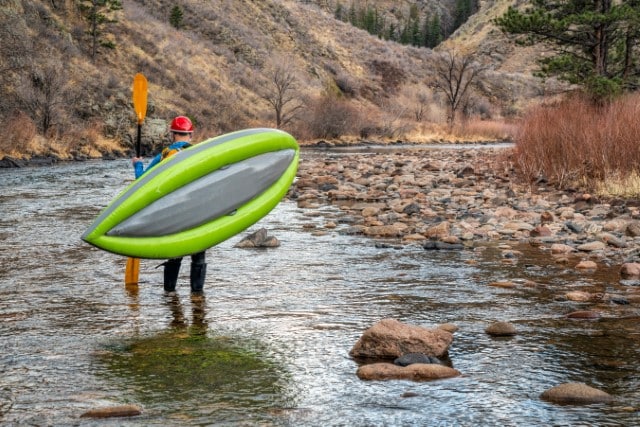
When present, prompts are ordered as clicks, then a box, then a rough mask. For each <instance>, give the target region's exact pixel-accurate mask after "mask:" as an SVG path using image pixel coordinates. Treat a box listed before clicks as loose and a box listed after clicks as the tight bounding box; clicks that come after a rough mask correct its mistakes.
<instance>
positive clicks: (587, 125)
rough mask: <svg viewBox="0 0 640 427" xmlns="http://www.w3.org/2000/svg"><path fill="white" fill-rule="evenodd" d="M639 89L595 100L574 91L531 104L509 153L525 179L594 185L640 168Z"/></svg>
mask: <svg viewBox="0 0 640 427" xmlns="http://www.w3.org/2000/svg"><path fill="white" fill-rule="evenodd" d="M638 117H640V94H631V95H627V96H625V97H622V98H620V99H618V100H616V101H614V102H612V103H610V104H608V105H605V106H597V105H593V104H592V103H590V102H589V101H587V100H585V99H582V98H579V97H573V98H570V99H567V100H565V101H562V102H560V103H558V104H555V105H552V106H540V107H536V108H534V109H533V110H532V111H531V112H530V113H529V114H528V115H527V116H526V117H525V119H524V120H523V122H522V124H521V126H520V128H519V131H518V133H517V135H516V138H515V141H516V149H515V151H514V159H515V162H516V164H517V166H518V168H519V170H520V171H521V172H522V173H523V174H524V176H525V177H527V178H528V179H530V180H534V179H537V178H539V177H544V178H546V179H548V180H549V181H550V182H552V183H554V184H556V185H558V186H559V187H569V186H576V185H580V184H583V185H587V186H595V185H596V183H598V182H604V181H606V180H608V179H610V178H612V177H615V178H616V179H617V180H620V179H625V178H626V177H628V176H631V175H632V174H633V173H634V172H638V170H639V169H640V146H639V145H638V141H640V121H639V120H638Z"/></svg>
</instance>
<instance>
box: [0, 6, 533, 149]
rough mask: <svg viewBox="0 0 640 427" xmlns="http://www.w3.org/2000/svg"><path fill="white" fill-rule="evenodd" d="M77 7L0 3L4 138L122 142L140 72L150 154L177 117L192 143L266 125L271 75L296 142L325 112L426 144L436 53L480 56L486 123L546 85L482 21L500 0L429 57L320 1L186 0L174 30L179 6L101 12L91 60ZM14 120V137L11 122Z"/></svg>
mask: <svg viewBox="0 0 640 427" xmlns="http://www.w3.org/2000/svg"><path fill="white" fill-rule="evenodd" d="M80 3H87V2H86V1H84V2H81V1H80V0H56V1H37V0H5V4H6V6H3V8H2V10H1V11H0V32H2V34H0V36H2V37H0V40H1V41H0V58H1V59H2V61H1V62H2V64H4V65H3V66H2V67H3V69H2V71H3V73H2V77H1V78H2V86H1V89H0V90H1V91H2V97H1V99H2V100H1V101H0V119H2V120H0V121H2V123H3V124H4V128H5V129H9V130H12V129H13V134H14V138H13V140H12V141H11V143H13V144H16V143H21V142H22V143H24V144H26V145H28V146H29V147H31V151H32V154H34V155H35V154H38V153H37V152H36V151H37V144H35V143H34V142H33V140H34V139H38V138H36V137H35V136H34V135H38V134H41V133H43V129H46V134H47V137H48V138H47V140H48V141H55V142H56V143H58V144H62V145H65V144H67V145H72V146H73V147H72V150H71V151H74V150H75V151H74V152H75V154H74V153H72V154H71V155H73V156H81V155H86V156H93V155H95V153H94V152H93V151H91V149H90V148H89V147H90V146H91V145H92V142H93V141H94V140H95V139H100V138H102V137H106V138H113V139H115V140H122V141H124V142H125V143H127V144H129V147H131V140H132V134H133V132H134V123H135V122H134V116H133V109H132V107H131V100H130V99H131V82H132V78H133V76H134V75H135V73H137V72H142V73H143V74H144V75H145V76H146V77H147V79H148V81H149V108H148V113H147V119H146V120H145V126H144V140H143V142H144V145H145V147H147V149H148V150H151V149H153V147H152V145H154V144H158V143H161V140H160V139H161V137H160V136H161V134H162V132H163V131H164V126H165V123H166V120H167V119H170V118H171V117H172V116H174V115H176V114H186V115H189V116H190V117H192V118H193V119H194V121H195V123H196V126H197V128H198V129H199V132H200V133H199V134H198V136H200V137H206V136H211V135H215V134H218V133H220V132H227V131H231V130H235V129H239V128H245V127H252V126H269V127H274V126H275V119H274V109H273V107H272V106H271V105H270V104H269V102H268V101H267V99H266V98H268V97H269V94H270V93H271V92H272V91H273V86H274V76H275V73H276V71H278V70H285V71H287V72H288V73H289V74H290V75H291V76H292V78H293V83H294V84H295V96H294V97H293V98H294V99H293V100H292V103H291V104H289V105H290V106H299V107H300V108H299V109H298V110H297V111H298V113H299V114H298V116H297V117H296V119H297V120H295V121H292V122H291V123H290V124H289V125H287V126H285V129H287V130H289V131H291V132H293V133H294V134H295V135H296V137H298V138H299V139H307V138H309V139H312V138H314V137H317V135H319V134H322V133H323V132H324V131H327V129H324V127H325V126H328V124H332V123H333V122H334V121H336V120H337V119H336V117H335V116H332V115H331V113H334V114H338V117H339V118H341V119H342V120H343V121H345V123H343V124H342V128H341V129H339V130H338V132H339V133H340V134H344V135H346V134H353V135H356V136H357V135H364V136H370V137H376V138H380V139H383V138H409V139H412V138H413V139H416V140H417V139H420V138H421V135H422V137H423V138H427V139H428V136H424V135H425V134H426V133H428V131H427V130H428V129H429V128H430V125H431V124H438V123H442V122H443V113H442V110H443V106H442V100H441V99H440V98H439V96H438V94H437V93H434V92H433V90H432V89H430V81H431V79H432V78H433V68H434V61H435V60H436V59H437V57H438V51H439V50H443V49H456V50H461V51H465V50H466V51H467V52H474V53H477V54H479V55H480V57H481V61H482V62H483V64H484V65H485V66H487V67H488V68H489V70H488V71H487V72H486V73H485V75H484V77H483V80H482V82H481V85H480V88H479V90H478V92H477V94H476V95H474V96H475V97H476V98H477V99H476V102H475V104H476V105H482V108H483V110H484V111H485V113H486V111H489V115H490V116H491V117H497V118H500V117H505V116H512V115H513V114H518V112H520V111H522V110H523V109H524V108H525V107H526V105H527V103H529V102H531V101H535V100H536V99H539V98H540V97H541V96H542V94H543V93H544V88H542V87H541V85H540V82H538V81H537V80H535V79H534V78H532V77H531V74H530V69H531V67H530V63H531V56H530V55H528V56H524V57H522V56H521V55H519V53H518V52H517V51H515V50H513V47H510V46H509V45H508V44H507V43H506V39H505V38H504V36H502V35H499V34H497V30H495V28H492V26H491V24H490V23H489V19H490V15H491V14H492V13H497V12H498V11H501V10H504V7H505V6H506V5H507V4H509V3H511V2H509V1H502V0H496V1H484V2H480V10H479V11H478V13H476V15H474V16H472V17H471V18H470V19H469V21H468V22H467V23H466V24H464V25H463V26H462V27H461V28H459V29H458V31H457V32H456V33H454V35H453V36H452V39H451V40H450V41H448V42H446V43H445V44H443V45H442V46H441V47H438V48H437V49H435V50H434V51H432V50H430V49H427V48H416V47H410V46H404V45H400V44H398V43H395V42H391V41H386V40H382V39H380V38H378V37H375V36H372V35H370V34H369V33H367V32H366V31H364V30H360V29H358V28H355V27H353V26H351V25H350V24H348V23H345V22H342V21H339V20H337V19H335V18H334V15H333V13H332V8H333V7H334V5H335V2H330V1H317V2H312V1H293V0H285V1H270V0H265V1H258V2H256V1H248V0H246V1H238V0H221V1H215V2H209V1H185V2H182V3H179V7H180V10H181V13H182V16H181V20H180V28H179V29H176V28H174V27H173V26H172V25H171V24H170V22H169V21H170V17H171V13H172V9H173V8H175V6H176V2H175V1H171V2H170V1H166V0H124V1H123V2H122V9H121V10H117V11H114V12H109V13H110V15H109V16H110V18H111V19H112V20H113V22H110V23H108V24H105V25H104V26H103V27H102V29H101V30H100V31H101V32H100V34H99V36H100V41H101V42H102V44H101V45H99V46H98V49H97V52H96V55H95V58H94V59H92V58H91V37H90V35H88V30H89V21H88V20H87V19H86V12H84V13H83V12H82V11H81V10H80V8H79V7H78V5H79V4H80ZM378 3H380V7H386V8H389V10H393V11H395V13H400V12H399V11H401V8H402V7H405V6H406V7H408V6H409V5H410V4H411V3H415V4H419V5H420V6H421V7H422V8H425V7H428V6H429V5H437V6H438V7H439V8H441V9H442V10H446V8H447V7H448V6H447V4H449V5H450V3H451V2H433V1H431V2H429V1H419V0H416V1H414V2H410V1H402V2H391V1H386V2H384V1H380V2H378ZM429 7H431V6H429ZM433 7H436V6H433ZM109 45H111V46H112V48H109V47H108V46H109ZM45 92H49V93H48V94H47V93H45ZM47 96H48V98H47ZM43 99H44V100H43ZM425 103H427V107H428V112H429V114H428V115H426V117H424V118H422V119H421V120H420V121H419V122H418V121H417V120H416V119H415V114H414V112H415V109H417V108H423V107H424V105H425ZM327 106H328V107H327ZM44 119H46V120H47V121H45V120H44ZM25 121H26V122H29V123H28V125H25V124H24V122H25ZM18 122H20V123H22V124H21V125H20V126H18V128H19V129H20V132H18V131H17V130H16V129H14V127H15V125H16V123H18ZM71 130H72V131H71ZM329 130H330V131H332V129H329ZM326 134H327V135H331V134H332V132H329V131H327V132H326ZM21 139H24V141H21ZM40 139H41V140H42V138H40ZM16 140H17V141H16ZM29 141H30V142H29ZM27 142H28V143H27ZM3 144H4V145H3ZM8 144H10V143H9V142H6V141H5V142H3V143H1V144H0V156H1V155H2V153H4V154H7V153H14V154H16V153H15V152H16V150H15V147H13V148H12V146H11V145H8ZM57 150H58V151H64V148H63V147H58V148H57ZM100 150H102V151H104V150H106V149H100V148H99V151H100ZM27 151H29V150H27ZM54 151H55V150H54Z"/></svg>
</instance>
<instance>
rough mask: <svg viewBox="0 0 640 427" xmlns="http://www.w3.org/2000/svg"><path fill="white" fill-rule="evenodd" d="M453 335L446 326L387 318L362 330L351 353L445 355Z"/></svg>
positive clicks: (387, 356)
mask: <svg viewBox="0 0 640 427" xmlns="http://www.w3.org/2000/svg"><path fill="white" fill-rule="evenodd" d="M452 341H453V335H452V334H451V333H450V332H447V331H445V330H443V329H427V328H423V327H420V326H412V325H407V324H404V323H402V322H399V321H397V320H395V319H383V320H381V321H380V322H378V323H376V324H375V325H373V326H372V327H370V328H369V329H367V330H366V331H364V333H363V334H362V336H361V337H360V339H359V340H358V341H357V342H356V343H355V345H354V346H353V348H352V349H351V351H350V352H349V355H350V356H351V357H356V358H370V359H395V358H397V357H400V356H402V355H404V354H407V353H424V354H426V355H429V356H434V357H442V356H444V355H446V354H447V351H448V350H449V346H450V345H451V342H452Z"/></svg>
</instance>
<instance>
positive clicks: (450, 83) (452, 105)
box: [431, 51, 484, 126]
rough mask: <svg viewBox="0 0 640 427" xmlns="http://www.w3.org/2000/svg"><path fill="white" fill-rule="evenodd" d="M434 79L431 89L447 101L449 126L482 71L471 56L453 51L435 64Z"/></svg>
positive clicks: (448, 52) (442, 56)
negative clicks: (440, 93)
mask: <svg viewBox="0 0 640 427" xmlns="http://www.w3.org/2000/svg"><path fill="white" fill-rule="evenodd" d="M434 68H435V70H434V71H435V79H434V81H433V82H432V83H431V87H432V88H433V89H434V90H436V91H438V92H442V93H443V94H444V95H445V97H446V99H447V108H448V114H447V122H448V123H449V125H450V126H453V123H454V122H455V119H456V113H457V112H458V111H459V110H460V108H464V105H465V104H466V102H468V96H469V94H470V91H469V89H470V88H471V87H472V86H473V84H474V83H475V81H476V80H477V79H478V77H479V76H480V75H481V74H482V72H483V71H484V68H483V67H481V66H480V64H478V63H477V62H475V61H474V60H473V57H472V56H471V55H461V54H457V53H456V52H455V51H447V52H445V53H443V54H442V55H441V56H440V57H439V58H438V59H437V60H436V63H435V67H434Z"/></svg>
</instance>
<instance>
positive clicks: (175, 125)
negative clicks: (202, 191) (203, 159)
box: [132, 116, 207, 294]
mask: <svg viewBox="0 0 640 427" xmlns="http://www.w3.org/2000/svg"><path fill="white" fill-rule="evenodd" d="M169 132H170V133H171V141H172V143H171V145H169V146H168V147H165V148H164V149H163V150H162V152H160V153H158V154H157V155H156V156H155V157H154V158H153V159H152V160H151V162H150V163H149V165H148V166H147V167H146V168H145V167H144V165H143V163H142V159H140V158H139V157H134V158H133V159H132V163H133V168H134V170H135V174H136V179H137V178H139V177H140V176H142V175H143V174H144V173H145V172H147V171H148V170H149V169H151V168H153V167H154V166H155V165H157V164H158V163H160V161H161V160H163V159H166V158H167V157H170V156H172V155H174V154H176V153H178V152H180V151H182V150H184V149H185V148H188V147H190V146H191V139H192V137H193V124H192V123H191V120H189V118H188V117H185V116H178V117H176V118H175V119H173V121H172V122H171V126H170V127H169ZM181 263H182V258H172V259H169V260H167V261H165V262H164V263H162V264H161V265H163V266H164V290H165V291H166V292H175V290H176V284H177V282H178V274H179V273H180V264H181ZM206 273H207V264H206V262H205V251H202V252H198V253H196V254H193V255H191V275H190V282H191V292H192V293H193V294H201V293H202V289H203V287H204V279H205V276H206Z"/></svg>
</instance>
